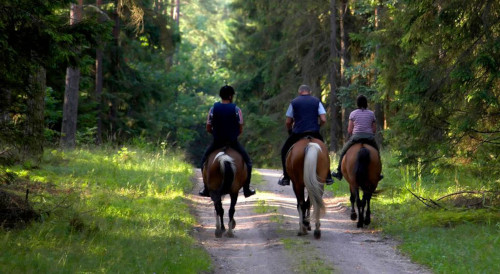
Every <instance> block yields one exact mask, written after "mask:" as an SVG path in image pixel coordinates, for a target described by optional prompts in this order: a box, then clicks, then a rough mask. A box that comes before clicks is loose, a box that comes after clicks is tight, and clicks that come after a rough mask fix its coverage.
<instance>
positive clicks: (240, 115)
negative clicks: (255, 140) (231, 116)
mask: <svg viewBox="0 0 500 274" xmlns="http://www.w3.org/2000/svg"><path fill="white" fill-rule="evenodd" d="M236 116H237V117H238V123H239V124H240V134H241V133H243V125H244V123H243V112H241V109H240V108H239V107H236ZM238 135H239V134H238Z"/></svg>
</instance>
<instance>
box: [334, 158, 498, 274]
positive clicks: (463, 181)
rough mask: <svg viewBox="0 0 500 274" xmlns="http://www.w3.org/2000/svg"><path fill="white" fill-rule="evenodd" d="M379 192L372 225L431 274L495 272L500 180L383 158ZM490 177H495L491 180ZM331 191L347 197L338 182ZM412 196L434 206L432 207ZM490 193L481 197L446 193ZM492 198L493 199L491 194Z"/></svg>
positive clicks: (470, 169)
mask: <svg viewBox="0 0 500 274" xmlns="http://www.w3.org/2000/svg"><path fill="white" fill-rule="evenodd" d="M383 163H384V170H383V173H384V176H385V178H384V179H383V180H382V181H381V182H380V184H379V188H378V189H379V190H381V191H382V192H381V193H380V194H378V195H377V196H376V197H374V199H372V213H373V218H372V220H373V223H372V225H373V226H375V227H379V228H381V229H382V231H383V232H384V233H388V234H390V235H391V236H393V237H396V238H397V239H400V240H401V245H400V249H401V250H402V251H403V252H405V253H406V254H408V255H409V256H410V257H411V258H412V260H414V261H416V262H418V263H421V264H424V265H426V266H428V267H429V268H431V269H432V270H433V271H434V272H436V273H500V256H498V250H500V210H499V209H500V205H499V203H498V200H499V197H498V191H499V190H500V180H498V178H492V176H491V174H495V172H491V173H481V172H479V170H477V169H474V166H467V165H455V167H454V168H450V167H448V168H447V169H438V168H435V169H433V170H432V172H429V173H427V174H426V173H424V172H422V168H421V167H420V166H417V167H411V166H405V165H401V164H400V163H399V162H397V161H396V160H395V158H394V157H392V155H388V154H387V155H383ZM493 177H494V176H493ZM331 189H332V190H333V191H334V193H335V194H336V195H348V194H349V188H348V184H347V183H346V182H345V180H343V181H342V182H340V183H338V184H337V183H336V184H334V185H333V186H332V187H331ZM409 190H411V191H412V192H413V193H415V195H417V196H419V197H422V198H426V199H432V200H433V201H437V202H438V203H439V205H440V206H441V207H436V208H431V207H428V206H426V205H424V203H422V202H420V201H419V200H417V199H416V198H415V197H414V196H413V195H412V194H411V193H410V191H409ZM478 190H479V191H492V192H485V193H486V194H485V195H482V194H479V195H453V196H449V197H448V198H446V199H441V200H439V201H438V199H439V198H440V197H443V196H445V195H447V194H452V193H458V192H463V191H478ZM493 193H496V194H493Z"/></svg>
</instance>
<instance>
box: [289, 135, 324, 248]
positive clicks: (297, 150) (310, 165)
mask: <svg viewBox="0 0 500 274" xmlns="http://www.w3.org/2000/svg"><path fill="white" fill-rule="evenodd" d="M329 170H330V158H329V157H328V149H327V148H326V146H325V144H324V143H323V142H322V141H321V140H318V139H315V138H312V137H306V138H303V139H301V140H299V141H298V142H297V143H295V144H294V145H293V147H292V148H291V149H290V151H289V152H288V155H287V158H286V171H287V172H288V174H289V175H290V179H291V181H292V183H293V191H294V192H295V196H296V197H297V210H298V212H299V233H298V235H299V236H302V235H306V234H307V230H311V225H310V221H309V216H310V209H311V204H312V206H313V208H314V214H313V216H314V219H315V222H316V228H315V230H314V237H315V238H316V239H319V238H320V237H321V231H320V229H319V228H320V222H319V219H320V218H321V216H322V215H323V214H324V213H325V203H324V201H323V187H324V183H325V180H326V176H327V174H328V172H329ZM304 188H305V189H307V196H308V197H307V200H305V193H304Z"/></svg>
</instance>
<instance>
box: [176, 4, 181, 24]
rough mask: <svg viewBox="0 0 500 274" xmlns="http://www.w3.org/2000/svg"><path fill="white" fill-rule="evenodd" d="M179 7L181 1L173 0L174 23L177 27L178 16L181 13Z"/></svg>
mask: <svg viewBox="0 0 500 274" xmlns="http://www.w3.org/2000/svg"><path fill="white" fill-rule="evenodd" d="M180 9H181V1H180V0H175V23H176V24H177V28H178V27H179V16H180V13H181V12H180Z"/></svg>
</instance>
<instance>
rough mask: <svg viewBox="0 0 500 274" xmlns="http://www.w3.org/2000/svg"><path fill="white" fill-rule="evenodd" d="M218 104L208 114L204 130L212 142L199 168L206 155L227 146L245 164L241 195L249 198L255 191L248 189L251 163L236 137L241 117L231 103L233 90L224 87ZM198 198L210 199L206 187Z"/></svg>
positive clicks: (239, 132)
mask: <svg viewBox="0 0 500 274" xmlns="http://www.w3.org/2000/svg"><path fill="white" fill-rule="evenodd" d="M219 96H220V98H221V101H220V102H217V103H215V104H214V105H213V106H212V107H211V108H210V111H209V112H208V117H207V124H206V130H207V132H208V133H210V134H212V136H213V140H212V143H211V144H210V146H209V147H208V148H207V149H206V151H205V154H204V155H203V157H202V158H201V168H202V171H203V166H204V164H205V162H206V160H207V158H208V155H210V153H212V152H213V151H215V150H216V149H219V148H222V147H225V146H229V147H231V148H233V149H234V150H236V151H238V152H239V153H240V154H241V157H242V158H243V160H244V161H245V163H246V164H247V171H248V176H247V180H246V181H245V184H244V185H243V194H244V195H245V197H250V196H252V195H254V194H255V190H253V189H251V188H250V177H251V175H252V161H251V160H250V156H248V153H247V152H246V150H245V148H243V146H242V145H241V144H240V143H239V142H238V136H239V135H240V134H241V133H242V132H243V115H242V113H241V109H240V108H239V107H237V106H236V104H234V103H233V97H234V89H233V87H231V86H228V85H225V86H223V87H222V88H221V89H220V91H219ZM199 194H200V196H205V197H210V194H209V191H208V189H207V187H206V186H204V188H203V189H202V190H201V191H200V192H199Z"/></svg>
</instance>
